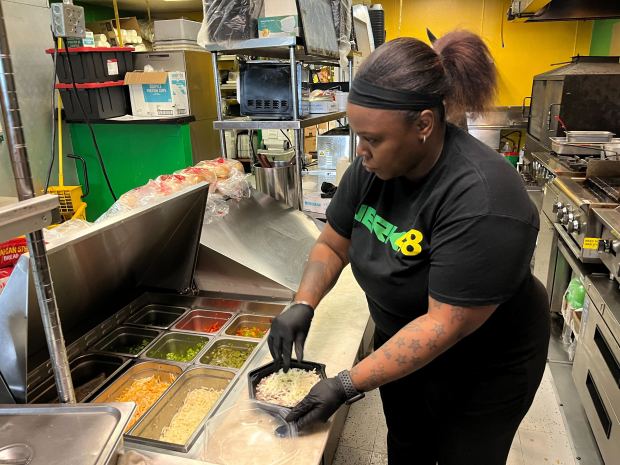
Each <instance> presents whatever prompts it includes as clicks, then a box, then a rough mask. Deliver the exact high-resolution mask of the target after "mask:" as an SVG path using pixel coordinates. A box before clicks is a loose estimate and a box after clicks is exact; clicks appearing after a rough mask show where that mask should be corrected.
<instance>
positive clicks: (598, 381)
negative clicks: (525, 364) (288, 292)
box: [573, 275, 620, 464]
mask: <svg viewBox="0 0 620 465" xmlns="http://www.w3.org/2000/svg"><path fill="white" fill-rule="evenodd" d="M585 285H586V289H587V296H586V299H585V302H584V306H583V313H582V317H581V331H580V334H579V339H580V343H579V344H577V350H576V352H575V360H574V363H573V379H574V381H575V386H576V387H577V392H578V393H579V397H580V399H581V403H582V405H583V408H584V410H585V412H586V415H587V417H588V420H589V422H590V426H591V428H592V432H593V433H594V437H595V439H596V442H597V444H598V447H599V450H600V452H601V455H602V457H603V460H604V461H605V463H607V464H614V463H618V457H620V436H619V432H620V420H619V418H620V417H619V416H618V415H619V414H620V362H619V360H620V345H619V344H618V340H620V292H619V291H618V286H617V283H616V282H615V281H611V280H609V279H608V277H607V276H605V275H591V276H588V277H587V278H586V280H585Z"/></svg>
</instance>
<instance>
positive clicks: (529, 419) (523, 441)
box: [333, 367, 576, 465]
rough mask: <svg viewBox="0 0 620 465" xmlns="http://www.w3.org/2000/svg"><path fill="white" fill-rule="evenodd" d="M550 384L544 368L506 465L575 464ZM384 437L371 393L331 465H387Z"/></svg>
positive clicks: (354, 410) (355, 411) (352, 417)
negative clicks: (541, 379)
mask: <svg viewBox="0 0 620 465" xmlns="http://www.w3.org/2000/svg"><path fill="white" fill-rule="evenodd" d="M552 383H553V379H552V376H551V372H550V370H549V368H548V367H547V369H546V370H545V375H544V377H543V381H542V383H541V386H540V389H539V390H538V393H537V395H536V398H535V399H534V404H533V405H532V408H531V409H530V411H529V413H528V415H527V416H526V418H525V419H524V420H523V423H522V424H521V426H520V427H519V431H518V433H517V436H516V437H515V440H514V442H513V444H512V448H511V450H510V455H509V457H508V462H507V465H576V462H575V458H574V454H573V451H572V450H571V446H570V443H569V438H568V433H567V431H566V427H565V425H564V420H563V418H562V414H561V413H560V406H559V402H558V400H557V397H556V393H555V390H554V388H553V384H552ZM386 434H387V429H386V426H385V417H384V416H383V412H382V410H381V399H380V398H379V392H378V391H372V392H370V393H368V394H367V395H366V399H364V400H363V401H361V402H357V403H355V404H353V405H352V406H351V409H350V410H349V415H348V417H347V421H346V423H345V427H344V430H343V432H342V436H341V437H340V443H339V445H338V450H337V451H336V456H335V457H334V462H333V465H383V464H385V465H387V455H386V442H385V441H386V440H385V438H386ZM412 465H413V464H412Z"/></svg>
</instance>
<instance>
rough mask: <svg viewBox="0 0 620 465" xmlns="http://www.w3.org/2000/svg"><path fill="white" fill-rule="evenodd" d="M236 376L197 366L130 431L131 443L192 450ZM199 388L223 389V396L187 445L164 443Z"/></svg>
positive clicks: (184, 375) (177, 449)
mask: <svg viewBox="0 0 620 465" xmlns="http://www.w3.org/2000/svg"><path fill="white" fill-rule="evenodd" d="M234 377H235V373H234V372H232V371H228V370H222V369H218V368H205V367H196V368H191V369H189V370H187V371H186V372H185V373H183V374H182V375H181V376H180V377H179V378H178V379H177V380H176V381H175V383H174V384H173V385H172V386H171V387H170V389H168V391H167V392H166V394H165V395H164V396H162V397H161V398H160V400H159V401H158V402H157V403H156V404H155V405H154V406H153V408H152V409H151V410H150V411H149V412H148V413H147V414H146V415H144V416H143V417H142V419H141V420H140V421H139V422H138V423H137V424H136V426H134V427H133V428H132V429H131V430H130V431H129V433H128V435H127V439H128V441H130V442H137V443H141V444H147V445H151V446H155V447H160V448H164V449H169V450H174V451H179V452H187V451H189V450H190V449H191V447H192V446H193V444H194V442H195V441H196V439H197V438H198V437H199V435H200V432H201V430H202V428H203V426H204V424H205V422H206V420H207V419H208V418H209V417H210V413H211V412H213V411H215V409H216V407H217V406H218V405H219V403H220V402H221V401H222V399H223V397H224V391H225V390H226V388H227V387H228V384H229V383H230V382H231V380H232V379H233V378H234ZM198 388H212V389H216V390H221V391H222V394H221V395H220V397H219V399H218V400H217V401H216V402H215V403H214V404H213V405H212V406H211V408H210V409H209V411H208V412H205V414H204V417H203V418H202V420H201V421H200V422H199V423H198V424H197V425H196V427H195V428H194V431H193V432H192V433H191V434H190V436H189V437H188V438H187V440H186V441H185V442H184V443H183V444H175V443H172V442H165V441H160V438H161V436H162V433H163V431H164V428H166V427H167V426H169V425H170V423H171V421H172V419H173V417H174V416H175V414H176V413H177V412H178V411H179V409H180V408H181V407H182V406H183V404H184V403H185V399H186V397H187V395H188V394H189V393H190V392H191V391H193V390H195V389H198Z"/></svg>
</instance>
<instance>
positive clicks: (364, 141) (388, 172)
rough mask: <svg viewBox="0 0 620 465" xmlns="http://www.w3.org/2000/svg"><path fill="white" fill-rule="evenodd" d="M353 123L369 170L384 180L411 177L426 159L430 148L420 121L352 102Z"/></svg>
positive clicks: (358, 149) (402, 114)
mask: <svg viewBox="0 0 620 465" xmlns="http://www.w3.org/2000/svg"><path fill="white" fill-rule="evenodd" d="M347 113H348V116H349V124H350V125H351V128H352V129H353V131H355V133H356V134H357V136H358V137H359V142H358V144H357V148H356V153H357V156H358V157H362V159H363V161H362V164H363V165H364V168H366V170H367V171H370V172H371V173H374V174H375V175H377V177H379V178H380V179H382V180H384V181H385V180H388V179H392V178H396V177H398V176H407V175H408V174H410V173H412V172H415V171H416V168H417V167H418V165H419V164H420V163H421V162H422V161H423V160H424V158H425V156H426V153H427V146H426V145H425V144H423V143H422V141H421V140H420V139H422V135H421V132H420V128H419V126H418V125H417V124H416V122H412V121H410V120H409V119H408V118H406V116H405V113H404V112H402V111H395V110H378V109H373V108H366V107H361V106H359V105H355V104H352V103H349V105H348V107H347Z"/></svg>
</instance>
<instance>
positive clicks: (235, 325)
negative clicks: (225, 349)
mask: <svg viewBox="0 0 620 465" xmlns="http://www.w3.org/2000/svg"><path fill="white" fill-rule="evenodd" d="M272 320H273V318H270V317H266V316H259V315H250V314H244V315H239V316H238V317H236V318H235V319H234V320H233V322H232V323H230V325H228V327H227V328H226V331H225V333H226V334H227V335H229V336H237V337H253V336H241V335H239V334H237V332H238V331H242V330H244V329H248V328H258V329H259V330H261V331H264V332H265V333H266V332H267V331H269V328H271V322H272ZM261 338H262V336H261ZM258 339H260V338H258Z"/></svg>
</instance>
